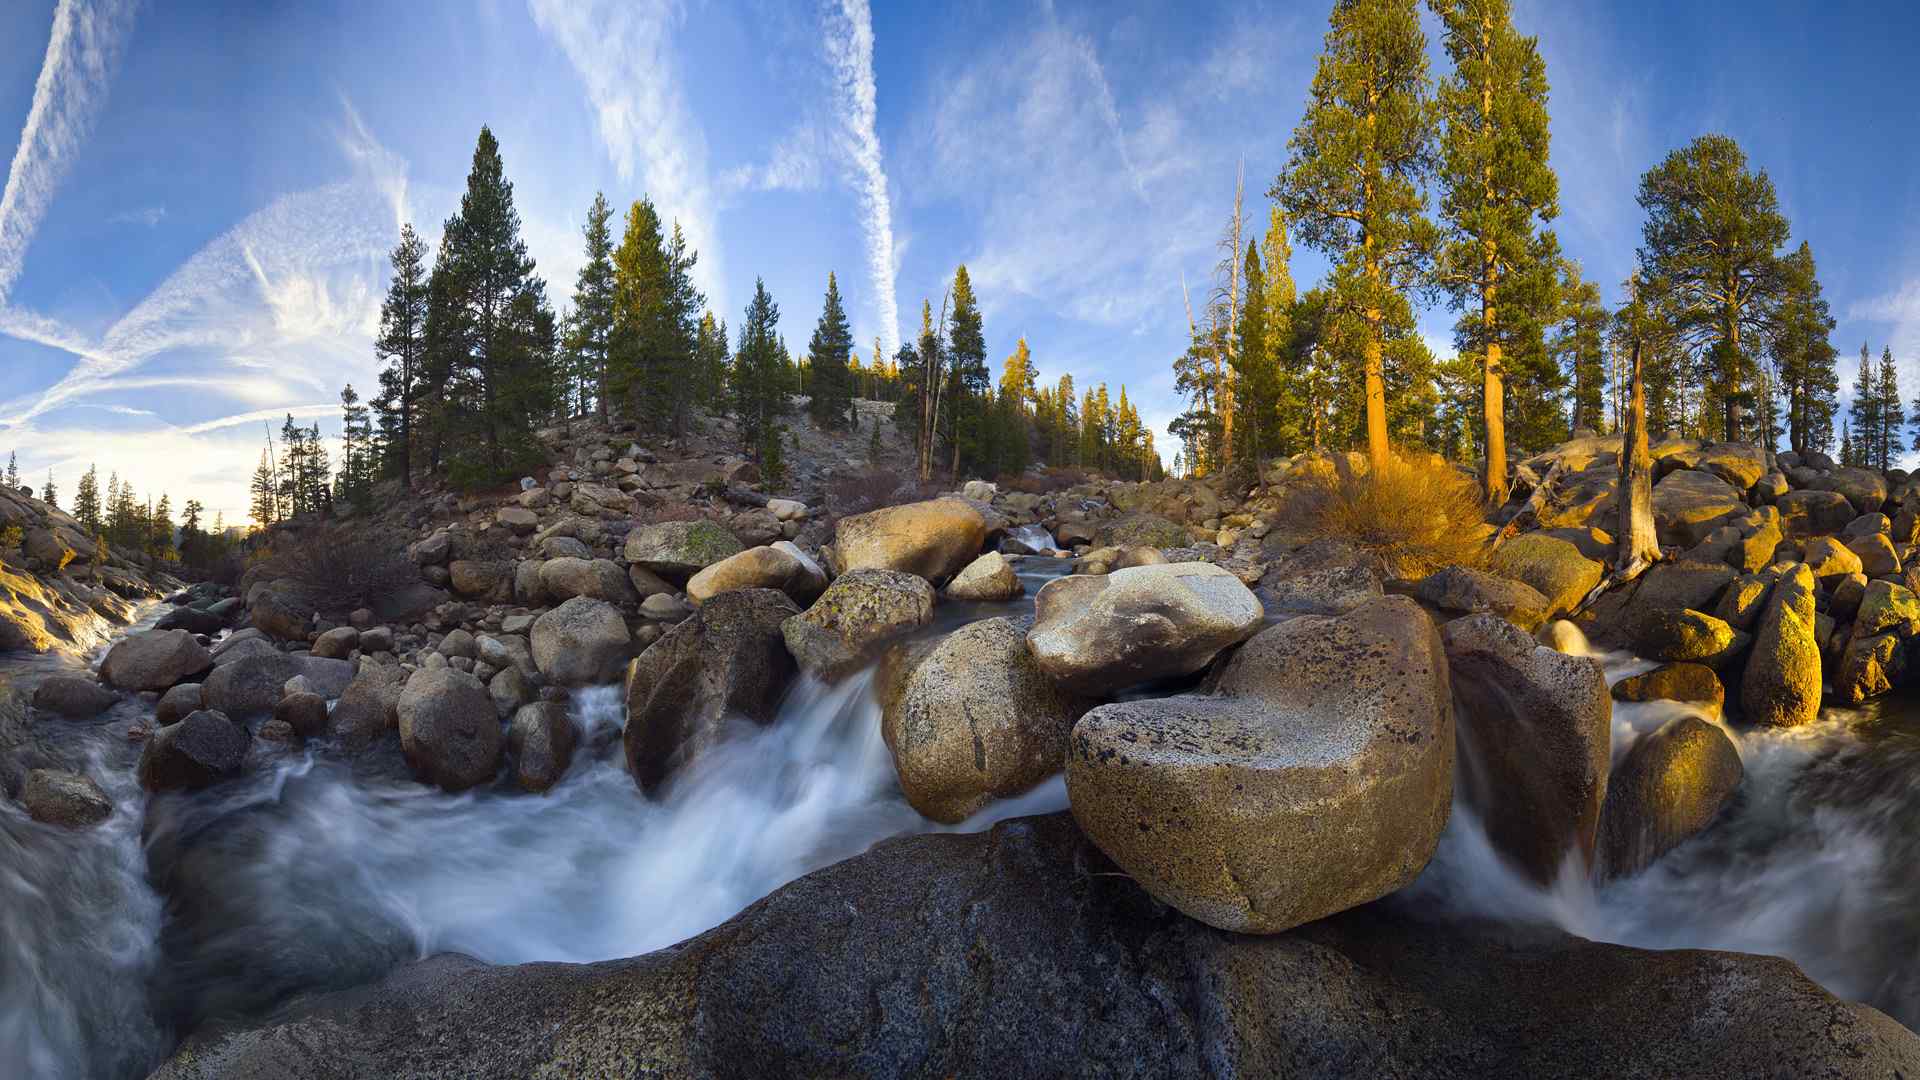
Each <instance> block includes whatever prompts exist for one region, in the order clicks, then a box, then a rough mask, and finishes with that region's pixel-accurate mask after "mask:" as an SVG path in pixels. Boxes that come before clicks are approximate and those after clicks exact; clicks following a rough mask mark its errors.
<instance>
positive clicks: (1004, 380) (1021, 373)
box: [993, 338, 1040, 475]
mask: <svg viewBox="0 0 1920 1080" xmlns="http://www.w3.org/2000/svg"><path fill="white" fill-rule="evenodd" d="M1038 382H1039V372H1038V371H1036V370H1035V369H1034V366H1033V351H1032V350H1031V349H1029V348H1028V347H1027V339H1026V338H1019V339H1016V340H1015V342H1014V346H1013V352H1011V353H1009V354H1007V358H1006V360H1005V361H1003V362H1002V363H1001V365H1000V389H999V395H998V399H997V402H996V410H997V415H996V423H995V425H994V427H995V431H994V439H993V441H994V447H995V456H996V458H997V463H996V465H995V469H994V471H995V472H996V473H1000V474H1006V475H1017V474H1019V473H1022V472H1025V471H1026V469H1027V466H1028V465H1030V464H1032V462H1033V440H1032V436H1031V434H1030V431H1029V428H1030V426H1031V424H1030V422H1031V420H1032V419H1033V417H1032V414H1031V412H1030V411H1029V410H1030V409H1031V408H1032V406H1033V405H1034V403H1035V402H1037V401H1038V400H1039V398H1040V393H1039V389H1038V387H1037V385H1036V384H1037V383H1038Z"/></svg>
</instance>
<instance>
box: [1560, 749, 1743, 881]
mask: <svg viewBox="0 0 1920 1080" xmlns="http://www.w3.org/2000/svg"><path fill="white" fill-rule="evenodd" d="M1745 775H1746V770H1745V769H1744V768H1743V767H1742V766H1741V764H1740V752H1739V751H1738V750H1737V749H1735V748H1734V745H1733V740H1732V739H1729V738H1727V733H1726V732H1724V731H1722V730H1720V728H1719V727H1718V726H1716V725H1714V724H1710V723H1708V722H1706V721H1705V720H1701V719H1700V718H1698V717H1694V716H1682V717H1678V718H1676V719H1673V720H1669V721H1668V722H1667V723H1665V724H1664V725H1662V726H1661V727H1660V729H1659V730H1658V731H1655V732H1653V733H1652V734H1650V735H1643V736H1641V737H1640V738H1639V739H1638V740H1637V741H1635V742H1634V744H1633V746H1632V748H1631V749H1629V750H1628V751H1627V756H1626V760H1624V761H1622V762H1621V763H1620V767H1619V768H1618V769H1616V770H1614V774H1613V779H1612V780H1611V782H1610V783H1609V784H1608V787H1607V803H1606V807H1605V809H1604V810H1602V811H1601V814H1600V847H1599V856H1598V862H1597V864H1596V869H1597V871H1598V873H1599V876H1600V878H1601V879H1602V880H1608V879H1612V878H1620V877H1626V876H1628V875H1631V874H1637V873H1639V872H1640V871H1641V870H1644V869H1646V867H1647V866H1648V865H1649V864H1650V863H1652V862H1653V861H1654V860H1655V859H1658V858H1659V857H1660V856H1662V855H1664V854H1666V853H1667V852H1669V851H1672V850H1673V849H1674V848H1676V847H1678V846H1680V845H1681V844H1682V843H1684V842H1685V841H1687V840H1688V839H1690V838H1691V837H1693V836H1695V835H1696V834H1698V833H1699V832H1701V831H1702V830H1703V829H1705V828H1706V827H1707V826H1708V825H1710V824H1712V823H1713V819H1714V817H1715V815H1717V814H1719V813H1720V808H1721V807H1723V806H1725V805H1726V803H1727V800H1728V799H1731V798H1732V797H1733V794H1734V792H1736V791H1738V790H1739V789H1740V781H1741V780H1742V779H1743V778H1744V777H1745Z"/></svg>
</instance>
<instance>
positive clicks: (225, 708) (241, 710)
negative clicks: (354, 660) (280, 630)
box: [200, 652, 344, 717]
mask: <svg viewBox="0 0 1920 1080" xmlns="http://www.w3.org/2000/svg"><path fill="white" fill-rule="evenodd" d="M343 662H344V661H343ZM304 674H306V665H305V664H303V663H302V662H301V661H300V660H298V659H295V658H294V657H292V656H289V655H288V654H286V653H283V652H272V653H262V654H260V655H258V656H247V657H243V658H241V659H239V660H235V661H234V662H232V663H230V664H220V665H218V666H216V667H215V668H214V669H213V671H211V672H209V673H208V675H207V678H206V681H205V682H203V683H201V684H200V696H201V699H202V701H203V702H204V703H205V707H206V708H208V709H212V710H215V711H217V712H222V713H225V714H226V715H228V716H236V717H249V716H254V715H257V714H260V713H269V712H272V711H273V707H274V706H275V705H278V704H279V703H280V696H281V693H280V691H281V688H282V687H283V686H285V685H286V682H287V680H288V679H291V678H293V677H294V676H295V675H304Z"/></svg>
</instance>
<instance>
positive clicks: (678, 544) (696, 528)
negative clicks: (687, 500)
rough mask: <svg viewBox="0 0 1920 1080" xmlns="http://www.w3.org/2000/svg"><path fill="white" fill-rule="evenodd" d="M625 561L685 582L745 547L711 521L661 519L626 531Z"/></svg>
mask: <svg viewBox="0 0 1920 1080" xmlns="http://www.w3.org/2000/svg"><path fill="white" fill-rule="evenodd" d="M625 550H626V556H627V562H628V564H630V565H632V566H638V567H640V568H641V569H642V570H647V571H650V572H652V573H655V574H659V575H661V576H663V577H667V578H670V579H672V580H674V581H685V580H687V578H689V577H691V576H692V575H694V574H696V573H698V572H700V571H701V570H704V569H706V568H707V567H709V566H712V565H713V564H714V563H717V562H719V561H720V560H722V559H724V558H726V557H727V556H729V555H737V554H739V553H740V552H741V551H744V550H745V545H743V544H741V543H740V538H739V537H737V536H735V535H733V534H732V533H731V532H728V531H727V529H726V527H725V526H722V525H717V524H715V523H713V522H711V521H661V522H656V523H655V524H652V525H643V526H641V527H640V528H638V529H635V530H633V531H632V532H630V533H628V534H627V544H626V549H625Z"/></svg>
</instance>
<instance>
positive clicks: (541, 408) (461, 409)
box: [429, 127, 559, 486]
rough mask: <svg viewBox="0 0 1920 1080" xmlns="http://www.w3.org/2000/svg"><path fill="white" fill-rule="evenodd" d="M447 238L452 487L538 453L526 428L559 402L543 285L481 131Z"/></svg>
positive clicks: (506, 472)
mask: <svg viewBox="0 0 1920 1080" xmlns="http://www.w3.org/2000/svg"><path fill="white" fill-rule="evenodd" d="M444 235H445V240H444V242H443V244H442V248H443V251H444V253H445V258H444V259H442V260H441V261H440V262H439V263H438V264H436V266H435V269H434V274H435V276H436V277H441V278H442V279H443V280H442V281H441V283H440V284H441V286H442V287H443V288H445V289H446V290H447V297H448V299H449V300H450V301H451V305H450V307H449V309H448V311H447V314H448V316H449V319H448V325H447V326H446V328H445V329H446V331H447V333H446V334H445V336H444V343H445V345H446V348H447V359H448V362H449V365H450V366H449V370H448V373H447V394H446V396H447V401H446V402H445V407H444V408H443V409H442V417H443V420H442V426H443V428H444V431H445V433H446V436H447V438H446V441H445V444H444V447H443V452H444V453H445V454H446V455H447V471H448V475H449V477H450V478H451V479H453V481H454V482H455V483H457V484H460V485H463V486H471V485H481V484H487V483H492V482H495V481H498V480H501V479H504V478H506V477H509V476H513V475H516V474H518V473H520V472H522V471H524V470H525V469H526V468H528V467H531V465H532V464H534V463H535V462H537V461H538V460H540V459H541V457H542V451H541V449H540V446H539V443H538V442H537V441H536V440H535V439H534V435H533V433H534V430H535V429H536V427H537V426H538V425H540V424H541V423H544V422H545V421H546V420H547V419H548V418H550V417H551V416H553V414H554V412H555V408H556V405H557V403H558V400H559V394H558V390H559V381H558V380H557V379H556V378H555V369H556V367H557V364H556V356H555V337H556V331H555V324H554V316H553V312H552V310H551V309H550V308H549V307H548V306H547V298H546V285H545V284H544V283H543V282H542V281H541V280H540V278H539V277H537V276H536V275H535V274H534V263H533V258H532V257H531V256H529V255H528V254H527V245H526V242H525V241H524V240H522V239H521V237H520V213H519V211H518V210H516V209H514V205H513V184H512V183H511V182H510V181H508V180H507V178H506V175H505V171H504V167H503V166H502V163H501V160H500V145H499V143H498V142H497V141H495V139H494V137H493V132H491V131H489V130H488V129H486V128H484V127H483V128H481V129H480V138H479V141H478V143H477V144H476V145H475V147H474V151H473V168H472V171H470V172H469V173H468V174H467V190H466V193H465V194H464V195H463V196H462V197H461V200H460V212H459V213H458V214H456V215H454V216H453V217H451V218H449V219H448V220H447V224H446V228H445V230H444ZM432 289H433V282H431V281H430V282H429V292H430V293H431V291H432ZM431 304H432V297H431V296H429V307H430V308H431ZM431 318H432V313H431V310H430V311H429V321H431Z"/></svg>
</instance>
